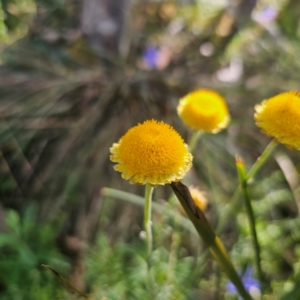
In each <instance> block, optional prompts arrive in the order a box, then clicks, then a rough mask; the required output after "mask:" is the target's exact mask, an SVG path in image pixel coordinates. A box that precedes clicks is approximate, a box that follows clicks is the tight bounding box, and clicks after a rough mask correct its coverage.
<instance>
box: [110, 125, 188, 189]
mask: <svg viewBox="0 0 300 300" xmlns="http://www.w3.org/2000/svg"><path fill="white" fill-rule="evenodd" d="M110 152H111V156H110V159H111V161H113V162H116V163H118V164H117V165H115V166H114V169H115V170H117V171H119V172H121V173H122V177H123V178H124V179H126V180H129V181H130V183H139V184H146V183H149V184H151V185H153V186H156V185H164V184H167V183H171V182H174V181H178V180H180V179H182V178H183V177H184V175H185V174H186V172H187V171H188V170H189V169H190V168H191V166H192V158H193V157H192V155H191V154H190V153H189V151H188V146H187V145H186V144H185V143H184V141H183V140H182V138H181V137H180V135H179V134H178V133H177V132H176V131H175V130H174V129H173V128H172V127H171V126H169V125H167V124H165V123H164V122H157V121H155V120H150V121H145V122H144V123H142V124H138V125H137V126H135V127H132V128H131V129H129V130H128V131H127V133H126V134H125V135H124V136H123V137H122V138H121V139H120V140H119V142H118V143H117V144H113V146H112V147H111V148H110Z"/></svg>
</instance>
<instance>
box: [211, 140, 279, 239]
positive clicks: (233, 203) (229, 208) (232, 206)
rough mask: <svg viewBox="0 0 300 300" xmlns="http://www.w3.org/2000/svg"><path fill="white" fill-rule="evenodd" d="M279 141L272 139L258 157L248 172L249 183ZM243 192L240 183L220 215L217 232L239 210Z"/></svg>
mask: <svg viewBox="0 0 300 300" xmlns="http://www.w3.org/2000/svg"><path fill="white" fill-rule="evenodd" d="M277 145H278V144H277V142H276V141H275V140H272V141H271V142H270V143H269V144H268V145H267V147H266V148H265V150H264V151H263V153H262V154H261V155H260V156H259V157H258V158H257V160H256V162H255V163H254V164H253V166H252V167H251V168H250V170H249V172H248V173H247V176H246V178H247V183H249V181H250V180H251V179H252V178H253V177H255V175H256V174H257V173H258V172H259V171H260V170H261V168H262V167H263V166H264V165H265V163H266V162H267V161H268V160H269V158H270V157H271V154H272V153H273V151H274V150H275V148H276V146H277ZM240 193H241V186H240V185H239V186H238V187H237V189H236V190H235V192H234V194H233V196H232V197H231V199H230V200H229V202H228V204H227V205H226V206H225V208H224V211H223V213H222V214H221V215H220V221H219V223H218V226H217V229H216V231H217V233H220V232H221V230H222V229H223V227H224V225H225V223H226V221H227V219H228V218H229V217H230V215H231V214H232V213H233V212H234V211H236V210H237V207H238V205H239V204H240V201H239V196H240Z"/></svg>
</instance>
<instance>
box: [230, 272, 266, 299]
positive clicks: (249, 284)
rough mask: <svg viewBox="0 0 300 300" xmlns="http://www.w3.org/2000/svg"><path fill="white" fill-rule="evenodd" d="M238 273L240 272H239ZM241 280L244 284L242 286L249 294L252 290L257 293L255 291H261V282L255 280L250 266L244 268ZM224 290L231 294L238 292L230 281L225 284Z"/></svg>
mask: <svg viewBox="0 0 300 300" xmlns="http://www.w3.org/2000/svg"><path fill="white" fill-rule="evenodd" d="M239 273H241V272H239ZM242 282H243V284H244V287H245V289H246V291H247V292H248V293H250V294H251V292H252V293H253V292H256V293H257V292H260V291H261V284H260V282H259V281H258V280H256V279H255V278H254V277H253V275H252V269H251V267H248V268H247V269H246V271H245V273H244V275H243V276H242ZM226 290H227V291H228V292H229V293H232V294H237V293H238V291H237V288H236V287H235V285H234V284H233V283H232V282H230V281H229V282H228V283H227V284H226ZM240 299H242V298H240Z"/></svg>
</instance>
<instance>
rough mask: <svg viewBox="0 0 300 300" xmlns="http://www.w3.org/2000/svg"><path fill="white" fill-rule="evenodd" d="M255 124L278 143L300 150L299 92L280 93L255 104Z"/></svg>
mask: <svg viewBox="0 0 300 300" xmlns="http://www.w3.org/2000/svg"><path fill="white" fill-rule="evenodd" d="M255 111H256V113H255V115H254V118H255V120H256V125H257V126H258V127H260V128H261V129H262V132H263V133H265V134H266V135H268V136H271V137H274V138H275V139H276V140H277V141H278V142H279V143H282V144H284V145H286V146H288V147H294V148H296V149H298V150H300V93H299V92H295V91H290V92H285V93H281V94H279V95H277V96H274V97H272V98H270V99H268V100H264V101H263V102H262V103H261V104H259V105H256V106H255Z"/></svg>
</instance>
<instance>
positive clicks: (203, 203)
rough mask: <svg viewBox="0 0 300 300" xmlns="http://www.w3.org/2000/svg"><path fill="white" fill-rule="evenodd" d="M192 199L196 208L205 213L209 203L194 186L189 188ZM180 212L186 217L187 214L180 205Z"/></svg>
mask: <svg viewBox="0 0 300 300" xmlns="http://www.w3.org/2000/svg"><path fill="white" fill-rule="evenodd" d="M189 190H190V193H191V196H192V199H193V200H194V202H195V204H196V206H197V207H198V208H200V209H201V210H202V211H205V209H206V208H207V205H208V201H207V199H206V197H205V195H204V194H203V192H201V191H200V190H199V189H198V188H196V187H194V186H190V187H189ZM179 205H180V206H179V210H180V212H181V213H182V214H183V215H184V216H186V213H185V211H184V209H183V207H182V205H181V204H180V203H179Z"/></svg>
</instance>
